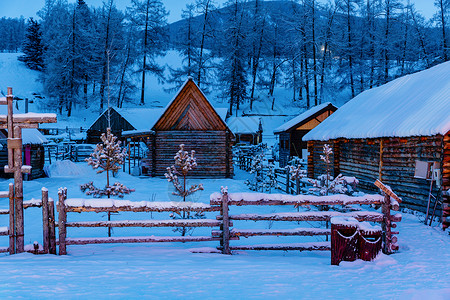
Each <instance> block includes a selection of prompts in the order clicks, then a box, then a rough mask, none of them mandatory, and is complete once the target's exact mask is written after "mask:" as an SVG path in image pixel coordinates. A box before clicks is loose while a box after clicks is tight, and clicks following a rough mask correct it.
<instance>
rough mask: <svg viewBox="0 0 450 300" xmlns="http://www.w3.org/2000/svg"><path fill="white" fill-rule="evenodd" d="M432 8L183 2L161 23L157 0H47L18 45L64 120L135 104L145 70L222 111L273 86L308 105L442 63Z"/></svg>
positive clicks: (443, 41)
mask: <svg viewBox="0 0 450 300" xmlns="http://www.w3.org/2000/svg"><path fill="white" fill-rule="evenodd" d="M434 4H435V7H436V14H435V15H434V17H433V18H432V19H431V20H425V18H424V17H423V16H421V15H420V14H419V13H418V12H417V11H416V9H415V8H414V5H412V4H410V3H409V2H408V3H407V4H403V1H400V0H330V1H328V2H327V3H325V4H323V3H322V2H319V1H317V0H284V1H263V0H253V1H246V0H229V1H228V2H227V3H226V4H225V6H224V7H223V8H218V7H217V3H215V1H214V0H192V2H191V3H189V4H188V5H187V6H186V9H185V10H184V12H183V20H181V21H179V22H176V23H174V24H171V25H167V21H166V17H167V12H166V10H165V8H164V6H163V4H162V2H161V0H133V1H132V2H131V7H130V8H128V9H127V10H126V11H125V12H122V11H120V10H118V9H117V8H116V7H115V5H114V1H113V0H108V1H105V2H104V4H103V6H102V7H99V8H92V7H88V5H87V4H86V2H85V1H84V0H78V1H77V3H76V4H68V2H67V1H66V0H47V1H46V4H45V7H44V8H43V9H42V10H41V11H40V12H39V15H40V17H41V21H40V22H39V23H38V22H36V21H34V20H29V22H28V24H27V25H28V26H27V34H26V39H25V43H24V46H23V51H24V53H25V55H24V57H25V61H26V62H27V65H28V66H29V67H30V68H34V69H38V70H42V74H43V75H42V78H43V82H44V87H45V88H46V91H47V94H48V95H50V96H51V99H52V101H51V102H50V103H49V105H52V106H55V105H56V107H58V109H59V110H60V111H61V112H63V111H66V112H67V114H68V115H70V114H71V111H72V109H73V107H75V106H86V107H88V106H89V105H90V104H91V103H93V102H94V103H99V109H100V110H103V109H104V108H105V105H106V102H107V101H109V102H110V104H114V105H116V106H118V107H121V106H122V104H123V103H124V102H125V101H130V100H131V99H129V98H130V96H129V95H130V94H133V93H136V92H137V93H138V94H139V95H140V99H139V103H140V104H144V103H145V97H144V90H145V78H146V74H148V73H152V74H155V75H156V76H158V78H160V79H161V80H167V81H169V82H172V83H173V84H174V85H175V86H176V87H178V86H180V85H181V84H182V82H184V80H185V79H186V78H187V77H188V76H189V77H193V78H194V79H195V80H196V81H197V83H198V84H199V85H200V86H201V88H202V89H203V90H206V91H208V90H211V89H213V88H214V89H216V90H217V89H219V90H220V91H221V92H222V93H221V95H222V97H223V98H224V99H226V100H227V102H228V103H229V108H230V113H233V112H235V111H237V110H239V109H240V107H241V105H242V104H243V103H249V104H250V109H251V108H252V107H253V104H254V102H255V101H268V102H270V103H271V105H272V108H273V106H274V104H275V97H274V92H275V89H276V87H277V86H284V87H286V88H289V89H290V90H292V94H291V95H292V96H291V98H292V102H293V103H295V104H296V105H297V106H300V107H311V106H314V105H317V104H319V103H322V102H324V101H334V100H335V99H336V98H340V99H344V100H347V99H350V98H351V97H354V96H355V95H357V94H358V93H360V92H362V91H364V90H366V89H369V88H372V87H375V86H379V85H381V84H384V83H386V82H387V81H389V80H392V79H394V78H396V77H398V76H402V75H405V74H408V73H411V72H415V71H418V70H421V69H424V68H428V67H431V66H433V65H435V64H438V63H440V62H443V61H447V60H448V59H449V49H448V47H449V41H448V26H449V25H448V24H449V9H450V0H435V2H434ZM0 21H1V20H0ZM22 22H23V20H22ZM19 23H20V22H19ZM0 24H2V23H1V22H0ZM39 36H41V37H40V39H41V42H40V43H39V42H38V40H39V38H38V37H39ZM169 48H175V49H177V50H178V51H179V52H180V53H181V56H182V58H183V64H182V66H181V67H180V68H176V69H170V70H169V71H170V76H168V77H167V76H165V74H164V67H163V66H160V65H159V64H158V63H157V57H158V56H161V55H164V53H165V51H166V50H167V49H169ZM166 77H167V78H166ZM136 82H138V83H139V86H136V85H135V83H136ZM214 83H218V87H217V86H214ZM108 87H110V88H108ZM256 91H259V92H258V93H257V92H256ZM260 91H264V93H263V94H262V93H261V92H260ZM93 100H94V101H93ZM111 101H112V103H111Z"/></svg>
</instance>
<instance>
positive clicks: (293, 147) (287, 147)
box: [274, 102, 337, 168]
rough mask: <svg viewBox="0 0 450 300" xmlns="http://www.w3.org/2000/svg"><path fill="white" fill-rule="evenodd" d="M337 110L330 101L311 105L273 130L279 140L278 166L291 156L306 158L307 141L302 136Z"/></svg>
mask: <svg viewBox="0 0 450 300" xmlns="http://www.w3.org/2000/svg"><path fill="white" fill-rule="evenodd" d="M336 110H337V107H336V106H334V105H333V104H331V103H330V102H327V103H323V104H320V105H317V106H314V107H312V108H311V109H309V110H307V111H305V112H303V113H302V114H300V115H298V116H296V117H294V118H293V119H291V120H289V121H288V122H286V123H284V124H283V125H281V126H279V127H278V128H277V129H275V130H274V134H275V135H278V140H279V148H278V149H279V159H280V167H282V168H283V167H285V166H286V165H287V163H288V161H289V160H290V159H291V158H292V157H293V156H297V157H299V158H305V159H306V158H307V154H306V152H307V143H306V142H304V141H302V138H303V136H304V135H305V134H307V133H308V132H309V131H310V130H311V129H313V128H315V127H316V126H317V125H319V124H320V123H321V122H323V120H325V119H326V118H328V117H329V116H330V115H331V114H332V113H334V112H335V111H336Z"/></svg>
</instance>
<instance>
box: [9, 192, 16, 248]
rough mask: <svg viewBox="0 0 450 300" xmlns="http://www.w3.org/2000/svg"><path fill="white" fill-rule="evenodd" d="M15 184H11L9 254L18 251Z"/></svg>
mask: <svg viewBox="0 0 450 300" xmlns="http://www.w3.org/2000/svg"><path fill="white" fill-rule="evenodd" d="M14 206H15V205H14V184H12V183H10V184H9V254H14V253H16V247H15V245H16V243H15V240H16V231H15V226H14Z"/></svg>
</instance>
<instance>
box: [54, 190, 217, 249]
mask: <svg viewBox="0 0 450 300" xmlns="http://www.w3.org/2000/svg"><path fill="white" fill-rule="evenodd" d="M99 201H105V200H98V199H81V200H80V199H67V190H66V189H60V191H59V202H58V214H59V216H58V230H59V240H58V242H57V243H58V244H59V254H60V255H64V254H66V253H67V250H66V247H67V246H69V245H86V244H104V243H155V242H205V241H220V240H221V239H220V238H218V237H213V236H153V235H152V236H131V237H97V238H68V237H67V228H69V227H105V228H108V227H172V228H175V227H222V225H223V221H220V220H215V219H169V220H125V221H92V222H68V221H67V214H68V213H71V212H78V213H81V212H97V213H99V212H172V213H180V212H219V211H221V207H220V206H210V205H207V204H203V203H191V202H147V201H143V202H130V201H127V200H112V199H108V200H107V201H106V202H108V204H109V205H106V204H105V205H104V206H101V205H98V202H99ZM96 202H97V203H96Z"/></svg>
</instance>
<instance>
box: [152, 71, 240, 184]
mask: <svg viewBox="0 0 450 300" xmlns="http://www.w3.org/2000/svg"><path fill="white" fill-rule="evenodd" d="M151 130H152V131H153V132H154V134H153V135H152V137H151V138H150V141H149V144H148V148H149V150H150V151H149V158H148V168H149V172H150V174H151V175H152V176H164V173H166V171H167V170H166V168H167V167H170V166H171V165H173V164H174V155H175V154H176V152H177V151H178V150H179V149H180V144H184V145H185V150H187V151H191V150H195V156H196V158H197V164H198V166H197V168H196V169H194V170H193V171H191V172H190V174H191V175H192V176H196V177H207V178H211V177H225V178H230V177H232V176H233V161H232V152H231V147H232V145H233V142H234V139H235V137H234V135H233V133H232V132H231V130H230V129H229V128H228V126H227V125H226V123H225V121H224V120H223V119H222V118H221V117H220V115H219V113H218V112H217V110H215V109H214V107H213V106H212V105H211V103H210V102H209V101H208V100H207V99H206V97H205V95H204V94H203V93H202V91H201V90H200V89H199V88H198V86H197V85H196V84H195V83H194V81H193V80H192V79H189V80H187V81H186V83H185V84H184V85H183V87H182V88H181V89H180V91H179V92H178V94H177V95H176V96H175V98H174V99H173V100H172V101H171V102H170V103H169V105H168V106H167V107H166V109H165V111H164V112H163V113H162V115H161V116H160V117H159V119H158V120H157V121H156V123H155V124H154V125H153V127H152V128H151Z"/></svg>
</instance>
